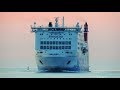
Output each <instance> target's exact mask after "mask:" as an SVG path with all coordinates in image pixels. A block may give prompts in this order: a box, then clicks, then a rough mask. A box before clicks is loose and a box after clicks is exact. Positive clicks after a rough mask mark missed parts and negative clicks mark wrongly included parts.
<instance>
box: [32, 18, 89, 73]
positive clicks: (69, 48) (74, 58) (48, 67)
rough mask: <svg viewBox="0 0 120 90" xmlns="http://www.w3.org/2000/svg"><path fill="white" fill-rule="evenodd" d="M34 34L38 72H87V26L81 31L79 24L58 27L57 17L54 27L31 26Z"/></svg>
mask: <svg viewBox="0 0 120 90" xmlns="http://www.w3.org/2000/svg"><path fill="white" fill-rule="evenodd" d="M31 29H32V32H34V33H35V50H36V62H37V67H38V70H39V71H41V70H43V71H66V70H68V71H89V61H88V42H87V41H88V40H87V34H88V25H87V22H86V23H85V24H84V28H83V29H82V28H81V27H80V25H79V23H77V24H76V26H75V27H65V26H64V17H63V24H62V26H59V24H58V17H57V18H55V26H53V24H52V22H49V24H48V26H47V27H43V26H38V27H37V26H36V23H34V26H31Z"/></svg>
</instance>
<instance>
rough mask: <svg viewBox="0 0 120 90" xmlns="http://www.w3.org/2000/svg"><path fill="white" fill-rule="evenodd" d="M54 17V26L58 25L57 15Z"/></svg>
mask: <svg viewBox="0 0 120 90" xmlns="http://www.w3.org/2000/svg"><path fill="white" fill-rule="evenodd" d="M54 18H55V27H58V26H59V25H58V18H59V17H54Z"/></svg>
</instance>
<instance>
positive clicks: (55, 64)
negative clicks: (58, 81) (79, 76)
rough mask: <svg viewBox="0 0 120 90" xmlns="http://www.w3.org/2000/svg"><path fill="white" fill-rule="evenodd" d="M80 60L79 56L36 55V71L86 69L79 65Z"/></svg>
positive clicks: (77, 70)
mask: <svg viewBox="0 0 120 90" xmlns="http://www.w3.org/2000/svg"><path fill="white" fill-rule="evenodd" d="M80 62H82V60H81V59H80V58H79V57H76V56H73V57H47V56H44V57H43V56H36V63H37V67H38V71H40V72H42V71H43V72H44V71H45V72H47V71H48V72H49V71H51V72H64V71H76V72H79V71H88V68H85V66H84V67H83V66H81V65H80Z"/></svg>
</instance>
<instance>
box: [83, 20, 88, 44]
mask: <svg viewBox="0 0 120 90" xmlns="http://www.w3.org/2000/svg"><path fill="white" fill-rule="evenodd" d="M87 34H88V24H87V22H86V23H85V24H84V41H85V42H88V35H87Z"/></svg>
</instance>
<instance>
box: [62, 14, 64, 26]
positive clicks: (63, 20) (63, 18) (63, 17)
mask: <svg viewBox="0 0 120 90" xmlns="http://www.w3.org/2000/svg"><path fill="white" fill-rule="evenodd" d="M62 27H63V28H64V16H63V25H62Z"/></svg>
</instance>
